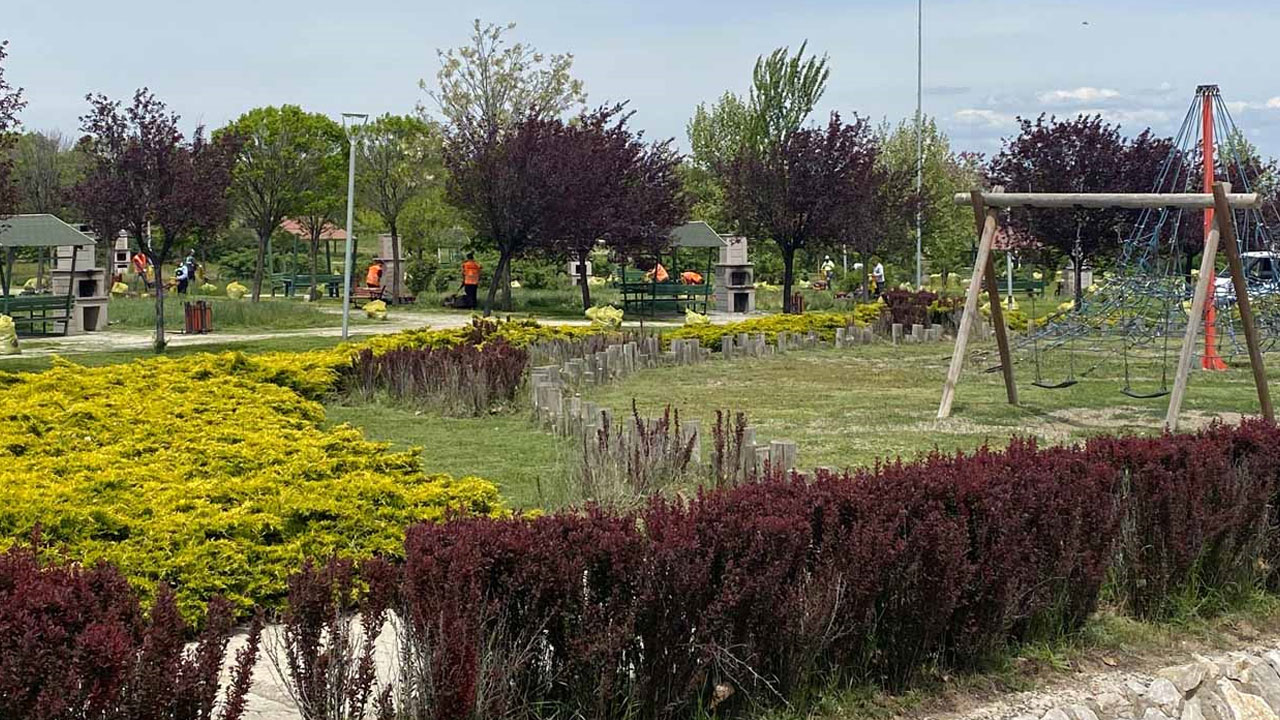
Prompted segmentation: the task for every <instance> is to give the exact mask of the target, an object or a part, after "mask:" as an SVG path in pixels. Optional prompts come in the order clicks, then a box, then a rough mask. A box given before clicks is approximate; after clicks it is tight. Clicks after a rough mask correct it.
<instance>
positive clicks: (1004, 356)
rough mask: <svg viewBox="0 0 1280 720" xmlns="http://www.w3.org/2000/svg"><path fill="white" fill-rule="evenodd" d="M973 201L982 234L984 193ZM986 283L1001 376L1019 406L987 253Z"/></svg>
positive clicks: (1012, 401)
mask: <svg viewBox="0 0 1280 720" xmlns="http://www.w3.org/2000/svg"><path fill="white" fill-rule="evenodd" d="M993 192H994V193H997V194H998V193H1002V192H1004V188H1003V187H999V186H997V187H995V188H994V189H993ZM970 197H971V198H972V199H973V222H974V225H975V227H977V228H978V231H979V232H981V229H982V227H983V223H984V221H985V218H984V216H983V212H982V210H983V207H984V206H985V205H986V202H985V201H984V200H983V198H982V193H979V192H977V191H974V192H972V193H971V194H970ZM996 212H997V211H996V210H995V208H986V215H987V216H990V217H993V218H994V217H995V216H996ZM992 244H993V245H994V244H995V238H994V237H993V238H992ZM984 282H985V283H986V285H987V302H988V303H990V304H991V327H992V329H993V330H995V334H996V348H997V349H998V350H999V351H1000V374H1001V375H1003V376H1004V394H1005V397H1007V398H1008V399H1009V404H1010V405H1017V404H1018V386H1017V384H1016V383H1015V382H1014V380H1013V353H1012V352H1010V351H1009V327H1008V326H1007V325H1005V322H1004V304H1003V303H1001V302H1000V282H999V280H998V279H997V278H996V259H995V254H994V253H992V252H988V253H987V272H986V275H985V276H984Z"/></svg>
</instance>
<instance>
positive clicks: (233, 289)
mask: <svg viewBox="0 0 1280 720" xmlns="http://www.w3.org/2000/svg"><path fill="white" fill-rule="evenodd" d="M248 292H249V288H247V287H245V286H244V285H241V284H240V283H238V282H233V283H231V284H230V285H227V297H229V298H231V299H232V300H239V299H240V298H242V297H244V296H245V294H246V293H248Z"/></svg>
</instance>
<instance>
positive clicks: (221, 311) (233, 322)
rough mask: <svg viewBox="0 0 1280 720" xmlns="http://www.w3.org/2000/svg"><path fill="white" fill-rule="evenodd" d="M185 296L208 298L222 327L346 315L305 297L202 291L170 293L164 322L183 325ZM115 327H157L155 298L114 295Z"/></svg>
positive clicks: (283, 324) (315, 321) (273, 326)
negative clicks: (239, 296)
mask: <svg viewBox="0 0 1280 720" xmlns="http://www.w3.org/2000/svg"><path fill="white" fill-rule="evenodd" d="M184 300H190V301H193V302H194V301H196V300H204V301H205V302H208V303H211V304H212V305H213V326H214V327H215V328H218V329H220V330H262V329H270V330H301V329H306V328H316V327H334V326H336V325H341V324H342V316H341V315H339V314H337V313H332V312H325V311H324V310H323V309H321V307H319V306H317V305H315V304H312V303H306V302H303V301H301V300H287V299H284V298H281V299H277V300H273V299H266V298H264V299H263V300H262V301H261V302H256V303H255V302H249V301H248V300H229V299H227V298H214V297H205V296H199V295H192V296H189V297H183V296H181V295H166V296H165V299H164V324H165V327H167V328H173V329H181V328H182V303H183V301H184ZM107 314H108V315H107V316H108V317H109V318H110V322H111V327H112V328H114V329H125V328H134V329H138V330H150V329H151V328H153V327H155V322H156V305H155V300H154V299H151V298H112V299H111V304H110V305H109V306H108V308H107ZM351 317H352V319H353V321H355V322H359V321H360V320H363V319H364V314H363V313H352V314H351Z"/></svg>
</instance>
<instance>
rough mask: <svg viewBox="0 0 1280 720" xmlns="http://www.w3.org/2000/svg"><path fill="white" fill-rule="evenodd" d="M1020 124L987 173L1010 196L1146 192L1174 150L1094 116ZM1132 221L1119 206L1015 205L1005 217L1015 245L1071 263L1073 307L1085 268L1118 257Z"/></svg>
mask: <svg viewBox="0 0 1280 720" xmlns="http://www.w3.org/2000/svg"><path fill="white" fill-rule="evenodd" d="M1019 123H1020V125H1021V130H1020V132H1019V134H1018V135H1017V137H1014V138H1012V139H1007V138H1006V139H1005V141H1004V146H1003V148H1002V149H1001V150H1000V153H999V154H998V155H996V156H995V157H994V158H992V160H991V165H990V168H989V170H988V174H989V176H990V180H991V182H992V184H995V185H1003V186H1004V188H1005V190H1006V191H1008V192H1077V193H1112V192H1152V190H1153V189H1154V187H1155V182H1156V175H1157V168H1158V167H1159V165H1160V163H1161V162H1163V161H1164V159H1165V158H1166V157H1168V156H1169V152H1170V151H1171V150H1172V142H1171V141H1169V140H1167V139H1164V138H1158V137H1155V136H1154V135H1152V134H1151V132H1150V131H1146V132H1143V133H1142V134H1140V135H1138V136H1136V137H1135V138H1133V139H1126V138H1125V137H1124V136H1122V135H1121V134H1120V127H1119V126H1118V125H1111V124H1109V123H1106V122H1104V121H1103V119H1102V117H1101V116H1098V115H1080V116H1078V117H1076V118H1074V119H1072V120H1059V119H1058V118H1056V117H1048V118H1046V116H1044V115H1041V116H1040V117H1038V118H1036V119H1035V121H1034V122H1032V121H1031V120H1028V119H1025V118H1019ZM1135 217H1136V215H1135V214H1134V213H1132V212H1128V211H1125V210H1119V209H1098V210H1084V209H1074V210H1044V209H1035V210H1032V209H1029V208H1021V209H1017V210H1014V211H1011V212H1010V214H1009V227H1010V230H1011V231H1012V232H1013V233H1014V235H1015V237H1016V238H1017V239H1018V240H1019V241H1020V242H1022V243H1024V244H1032V243H1034V244H1036V245H1038V246H1040V247H1041V248H1042V249H1043V250H1045V251H1047V252H1048V253H1049V254H1050V255H1051V258H1050V260H1051V261H1052V256H1054V255H1056V256H1058V257H1063V256H1065V257H1067V258H1070V259H1071V262H1072V266H1073V267H1074V268H1075V283H1074V284H1075V302H1076V305H1077V306H1079V304H1080V302H1081V300H1082V298H1083V290H1082V288H1081V287H1080V275H1081V272H1082V270H1083V266H1084V265H1085V264H1088V263H1094V262H1096V261H1097V260H1099V259H1102V258H1105V257H1108V256H1110V255H1112V254H1114V253H1115V252H1117V251H1118V250H1119V249H1120V247H1121V240H1122V239H1123V237H1124V236H1125V235H1126V234H1127V232H1128V231H1129V229H1130V227H1131V225H1132V223H1133V221H1134V219H1135ZM1046 264H1049V263H1046Z"/></svg>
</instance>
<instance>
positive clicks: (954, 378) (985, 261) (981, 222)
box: [938, 188, 1018, 420]
mask: <svg viewBox="0 0 1280 720" xmlns="http://www.w3.org/2000/svg"><path fill="white" fill-rule="evenodd" d="M999 190H1000V189H999V188H997V189H996V192H997V193H998V192H999ZM971 202H972V203H973V214H974V221H975V224H976V225H977V228H978V232H979V234H980V236H981V238H980V239H979V241H978V253H977V257H976V258H975V259H974V263H973V277H972V278H971V279H970V281H969V289H968V291H967V292H966V293H965V301H964V313H963V314H962V315H961V316H960V327H959V329H958V330H957V331H956V345H955V349H954V350H953V351H952V353H951V367H950V368H949V369H948V370H947V380H946V383H944V384H943V386H942V402H941V403H940V404H939V405H938V419H939V420H942V419H944V418H947V417H949V416H950V415H951V405H952V403H953V402H954V401H955V396H956V383H958V382H959V380H960V373H961V371H962V370H964V356H965V350H966V347H967V346H968V344H969V336H970V335H971V334H972V333H973V323H974V322H975V320H976V319H977V315H978V294H979V293H980V292H981V291H982V288H983V286H984V285H985V286H986V289H987V293H988V297H989V299H990V301H991V322H992V324H993V325H995V331H996V344H997V345H998V346H999V348H1000V365H1001V371H1002V372H1003V374H1004V385H1005V392H1006V393H1007V395H1008V397H1009V402H1010V403H1012V404H1015V405H1016V404H1017V403H1018V388H1017V386H1016V385H1014V382H1013V359H1012V357H1011V355H1010V352H1009V338H1008V335H1007V334H1006V329H1005V327H1004V313H1003V311H1002V310H1001V307H1000V292H999V290H998V289H997V287H996V285H997V279H996V273H995V264H994V262H993V261H992V257H991V249H992V246H993V245H994V244H995V238H996V229H997V211H996V210H995V209H994V208H989V207H987V206H986V205H985V203H984V202H983V193H981V192H979V191H976V190H975V191H974V192H973V194H972V196H971Z"/></svg>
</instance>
